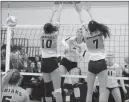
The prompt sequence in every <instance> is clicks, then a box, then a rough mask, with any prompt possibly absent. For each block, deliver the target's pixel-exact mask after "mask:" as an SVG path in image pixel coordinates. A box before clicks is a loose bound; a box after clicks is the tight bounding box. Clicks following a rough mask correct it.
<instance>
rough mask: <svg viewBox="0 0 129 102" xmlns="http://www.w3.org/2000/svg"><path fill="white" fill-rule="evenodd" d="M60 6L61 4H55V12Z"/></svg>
mask: <svg viewBox="0 0 129 102" xmlns="http://www.w3.org/2000/svg"><path fill="white" fill-rule="evenodd" d="M58 8H59V4H54V6H53V12H56V11H57V10H58Z"/></svg>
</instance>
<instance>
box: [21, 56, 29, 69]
mask: <svg viewBox="0 0 129 102" xmlns="http://www.w3.org/2000/svg"><path fill="white" fill-rule="evenodd" d="M21 62H22V63H23V65H24V67H25V69H24V70H22V71H27V69H29V68H30V63H31V61H30V60H29V59H28V55H27V54H24V55H23V58H22V60H21Z"/></svg>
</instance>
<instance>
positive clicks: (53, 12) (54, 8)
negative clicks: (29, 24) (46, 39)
mask: <svg viewBox="0 0 129 102" xmlns="http://www.w3.org/2000/svg"><path fill="white" fill-rule="evenodd" d="M57 10H58V8H57V7H56V5H55V4H54V6H53V9H52V14H51V17H50V20H49V22H50V23H52V20H53V17H54V14H55V12H56V11H57Z"/></svg>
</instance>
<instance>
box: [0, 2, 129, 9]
mask: <svg viewBox="0 0 129 102" xmlns="http://www.w3.org/2000/svg"><path fill="white" fill-rule="evenodd" d="M52 5H53V2H46V1H11V2H10V8H35V7H36V8H37V7H51V6H52ZM91 5H92V6H94V7H101V6H105V7H106V6H109V7H110V6H114V7H115V6H119V7H120V6H128V2H120V1H119V2H118V1H116V2H112V1H108V2H104V1H96V2H91ZM1 7H2V8H8V2H7V1H2V2H1Z"/></svg>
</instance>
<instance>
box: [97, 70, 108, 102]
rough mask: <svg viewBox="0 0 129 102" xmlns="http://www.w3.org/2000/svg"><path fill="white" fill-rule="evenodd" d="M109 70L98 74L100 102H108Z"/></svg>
mask: <svg viewBox="0 0 129 102" xmlns="http://www.w3.org/2000/svg"><path fill="white" fill-rule="evenodd" d="M107 78H108V76H107V70H104V71H102V72H100V73H99V74H98V80H99V86H100V88H99V93H100V97H99V102H108V99H107V88H106V86H107Z"/></svg>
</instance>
